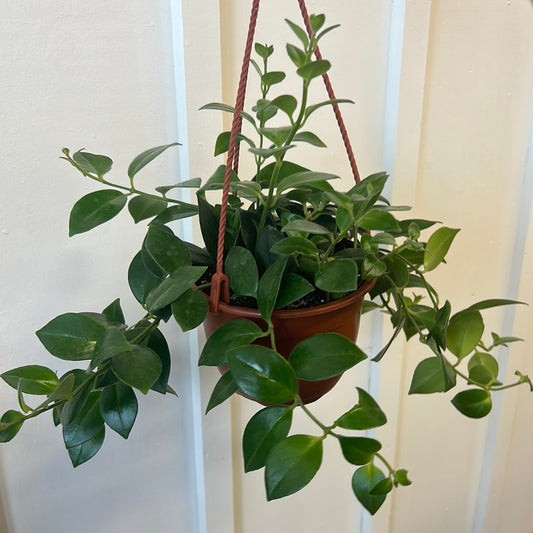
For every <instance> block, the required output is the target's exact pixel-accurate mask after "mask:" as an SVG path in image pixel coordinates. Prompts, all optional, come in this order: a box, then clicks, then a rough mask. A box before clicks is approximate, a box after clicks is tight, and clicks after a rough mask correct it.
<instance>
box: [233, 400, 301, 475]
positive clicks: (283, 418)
mask: <svg viewBox="0 0 533 533" xmlns="http://www.w3.org/2000/svg"><path fill="white" fill-rule="evenodd" d="M292 412H293V410H292V409H291V408H290V407H285V406H278V405H271V406H269V407H265V408H264V409H261V411H259V412H258V413H256V414H255V415H254V416H253V417H252V418H251V419H250V421H249V422H248V424H247V425H246V428H245V430H244V433H243V436H242V450H243V457H244V471H245V472H251V471H253V470H258V469H259V468H263V467H264V466H265V463H266V460H267V457H268V454H269V453H270V451H271V450H272V448H273V447H274V446H275V445H276V444H277V443H278V442H279V441H280V440H281V439H284V438H285V437H286V436H287V435H288V433H289V430H290V428H291V423H292Z"/></svg>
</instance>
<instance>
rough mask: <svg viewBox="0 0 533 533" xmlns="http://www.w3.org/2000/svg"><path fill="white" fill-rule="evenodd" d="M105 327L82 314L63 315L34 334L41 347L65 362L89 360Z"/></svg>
mask: <svg viewBox="0 0 533 533" xmlns="http://www.w3.org/2000/svg"><path fill="white" fill-rule="evenodd" d="M104 330H105V327H104V326H103V325H102V324H101V323H99V322H98V321H96V320H94V319H93V318H91V317H89V316H87V315H85V314H83V313H65V314H63V315H59V316H58V317H56V318H54V319H52V320H51V321H50V322H48V324H46V325H45V326H44V327H42V328H41V329H40V330H39V331H37V332H36V334H37V337H39V340H40V341H41V343H42V344H43V346H44V347H45V348H46V349H47V350H48V351H49V352H50V353H51V354H52V355H54V356H55V357H58V358H59V359H65V360H67V361H81V360H84V359H91V358H92V356H93V353H94V347H95V345H96V341H97V340H98V339H99V338H100V335H101V334H102V333H103V332H104Z"/></svg>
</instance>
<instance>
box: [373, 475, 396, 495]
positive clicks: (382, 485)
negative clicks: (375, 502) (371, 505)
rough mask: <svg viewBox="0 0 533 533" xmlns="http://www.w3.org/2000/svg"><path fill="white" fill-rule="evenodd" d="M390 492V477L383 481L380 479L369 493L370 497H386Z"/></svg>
mask: <svg viewBox="0 0 533 533" xmlns="http://www.w3.org/2000/svg"><path fill="white" fill-rule="evenodd" d="M391 490H392V479H391V478H390V477H386V478H385V479H382V480H381V481H379V482H378V483H376V485H374V487H373V488H372V490H371V491H370V494H371V495H375V494H376V495H386V494H388V493H389V492H390V491H391Z"/></svg>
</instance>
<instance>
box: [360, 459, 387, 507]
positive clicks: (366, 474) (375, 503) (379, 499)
mask: <svg viewBox="0 0 533 533" xmlns="http://www.w3.org/2000/svg"><path fill="white" fill-rule="evenodd" d="M384 479H385V474H384V473H383V472H382V471H381V470H380V469H379V468H377V467H376V466H374V465H373V464H372V463H369V464H367V465H365V466H361V467H360V468H358V469H357V470H356V471H355V473H354V475H353V477H352V488H353V491H354V494H355V496H356V497H357V499H358V500H359V501H360V502H361V504H362V505H363V507H364V508H365V509H366V510H367V511H368V512H369V513H370V514H372V515H374V514H376V512H377V511H378V509H379V508H380V507H381V506H382V505H383V503H384V502H385V499H386V496H385V495H384V494H372V489H373V488H374V487H375V486H376V485H377V484H378V483H380V482H381V481H382V480H384Z"/></svg>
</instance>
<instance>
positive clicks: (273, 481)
mask: <svg viewBox="0 0 533 533" xmlns="http://www.w3.org/2000/svg"><path fill="white" fill-rule="evenodd" d="M321 464H322V439H321V438H320V437H312V436H310V435H292V436H291V437H287V438H285V439H283V440H281V441H279V442H278V444H276V446H275V447H274V448H273V449H272V451H271V452H270V454H269V455H268V457H267V460H266V465H265V486H266V491H267V500H268V501H271V500H275V499H278V498H283V497H284V496H289V495H290V494H294V493H295V492H298V491H299V490H300V489H302V488H303V487H305V486H306V485H307V484H308V483H309V482H310V481H311V480H312V479H313V477H314V476H315V474H316V473H317V472H318V469H319V468H320V465H321Z"/></svg>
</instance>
